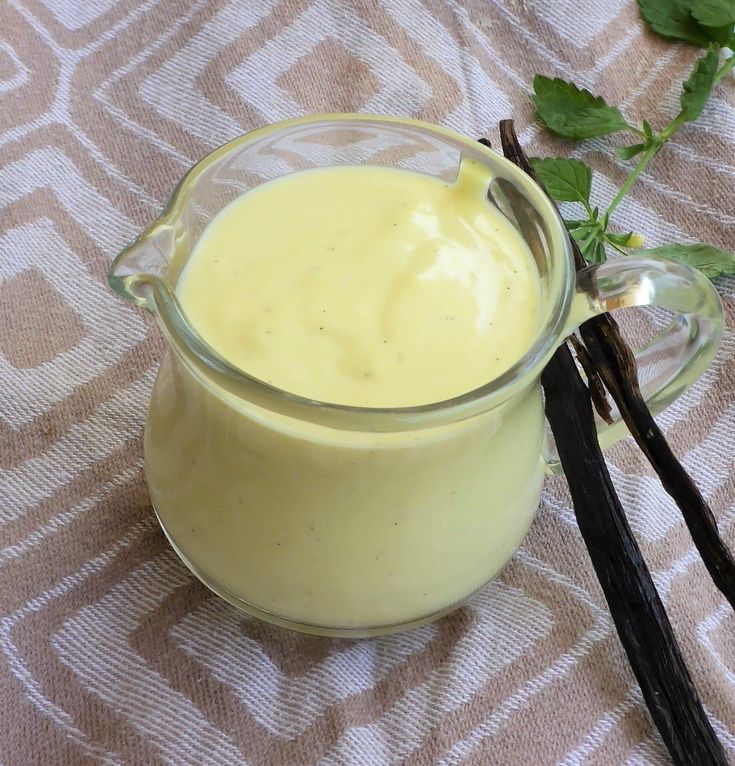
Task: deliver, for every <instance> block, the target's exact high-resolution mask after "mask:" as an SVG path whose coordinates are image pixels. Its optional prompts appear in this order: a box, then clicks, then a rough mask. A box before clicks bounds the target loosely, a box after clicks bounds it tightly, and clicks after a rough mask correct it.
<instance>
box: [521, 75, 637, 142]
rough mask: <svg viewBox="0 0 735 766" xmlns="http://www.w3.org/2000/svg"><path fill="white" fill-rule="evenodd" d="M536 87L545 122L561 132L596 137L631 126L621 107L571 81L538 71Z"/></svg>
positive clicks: (542, 118) (535, 79) (573, 136)
mask: <svg viewBox="0 0 735 766" xmlns="http://www.w3.org/2000/svg"><path fill="white" fill-rule="evenodd" d="M533 90H534V96H533V100H534V103H535V104H536V109H537V110H538V116H539V117H540V118H541V122H543V123H544V125H546V127H547V128H549V130H551V131H553V132H554V133H557V134H558V135H560V136H565V137H566V138H593V137H594V136H604V135H605V134H606V133H615V132H616V131H618V130H627V129H628V128H630V125H628V123H627V122H626V121H625V118H624V117H623V115H622V114H621V113H620V110H619V109H617V108H616V107H614V106H608V105H607V104H606V103H605V101H604V100H603V99H602V98H600V97H599V96H593V95H592V94H591V93H590V92H589V91H588V90H585V89H584V88H578V87H577V86H576V85H574V84H573V83H571V82H566V81H565V80H560V79H559V78H555V79H553V80H552V79H551V78H549V77H544V76H543V75H540V74H537V75H536V76H535V77H534V78H533Z"/></svg>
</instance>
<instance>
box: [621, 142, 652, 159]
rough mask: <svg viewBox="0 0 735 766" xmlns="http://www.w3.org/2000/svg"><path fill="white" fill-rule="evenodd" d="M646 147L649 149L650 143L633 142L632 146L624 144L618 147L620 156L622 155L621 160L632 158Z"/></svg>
mask: <svg viewBox="0 0 735 766" xmlns="http://www.w3.org/2000/svg"><path fill="white" fill-rule="evenodd" d="M646 149H648V144H633V145H632V146H623V147H621V148H620V149H618V157H620V159H621V160H630V159H633V157H636V156H637V155H639V154H640V153H641V152H643V151H645V150H646Z"/></svg>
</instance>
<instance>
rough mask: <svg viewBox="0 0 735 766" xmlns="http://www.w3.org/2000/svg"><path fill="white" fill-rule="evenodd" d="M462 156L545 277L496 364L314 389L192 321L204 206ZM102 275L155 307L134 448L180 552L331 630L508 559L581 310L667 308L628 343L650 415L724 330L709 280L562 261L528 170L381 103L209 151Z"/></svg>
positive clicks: (361, 623)
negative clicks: (239, 360) (455, 375)
mask: <svg viewBox="0 0 735 766" xmlns="http://www.w3.org/2000/svg"><path fill="white" fill-rule="evenodd" d="M462 158H469V159H473V160H477V161H479V162H481V163H483V164H484V165H485V166H486V168H487V169H488V172H489V173H490V174H491V177H492V179H493V180H492V182H491V183H490V185H489V189H488V201H489V203H490V204H493V205H496V206H497V208H498V209H499V210H500V211H501V212H502V213H503V214H504V215H505V216H506V217H507V218H508V219H509V220H510V221H511V222H512V223H513V224H514V225H515V226H516V227H517V229H518V230H519V231H520V232H521V234H522V235H523V237H524V238H525V240H526V242H527V243H528V245H529V247H530V249H531V252H532V253H533V256H534V261H535V265H536V268H537V269H538V273H539V277H540V282H541V290H542V321H541V322H540V325H539V331H538V334H537V336H536V338H535V340H534V341H533V343H532V345H531V346H530V348H528V350H527V352H526V353H525V355H524V356H523V357H522V358H521V359H520V360H519V361H518V362H517V363H516V364H515V365H514V366H513V367H512V368H510V369H509V370H507V371H506V372H505V373H504V374H502V375H501V376H500V377H498V378H496V379H494V380H489V381H487V382H486V383H485V384H484V385H483V386H482V387H480V388H478V389H477V390H474V391H468V392H466V393H464V394H463V395H461V396H457V397H456V398H453V399H450V400H447V401H442V402H437V403H435V404H429V405H422V406H416V407H401V408H392V409H378V408H366V407H352V406H346V405H338V404H332V403H328V402H319V401H313V400H310V399H305V398H303V397H301V396H299V395H298V394H295V393H293V392H289V391H283V390H280V389H278V388H275V387H274V386H272V385H269V384H268V383H266V382H264V381H262V380H258V379H256V378H254V377H252V376H250V375H248V373H247V371H246V370H242V369H238V368H236V367H234V366H233V365H232V364H231V363H230V362H228V360H227V359H224V358H222V357H221V356H220V355H218V354H217V352H216V351H215V350H213V349H212V348H211V347H210V346H209V345H208V344H207V343H206V342H204V340H203V339H202V338H201V337H200V336H199V335H198V334H197V331H196V328H195V327H193V326H192V325H191V324H190V323H189V322H188V321H187V317H186V315H185V313H184V312H183V310H182V308H181V305H180V304H179V302H178V300H177V296H176V285H177V281H178V279H179V276H180V274H181V272H182V269H183V267H184V265H185V264H186V262H187V259H188V258H189V256H190V254H191V252H192V249H193V247H194V245H195V244H196V242H197V239H198V237H199V236H200V235H201V233H202V231H203V229H204V227H205V226H206V225H207V224H208V223H209V221H210V220H211V219H212V218H213V217H214V216H215V215H216V214H217V213H218V212H219V211H220V210H222V208H224V207H225V206H226V205H228V204H229V203H230V202H231V201H232V200H233V199H235V198H236V197H238V196H239V195H241V194H243V193H245V192H247V191H248V190H249V189H252V188H254V187H255V186H257V185H259V184H262V183H265V182H266V181H270V180H272V179H274V178H276V177H280V176H283V175H286V174H289V173H293V172H297V171H299V170H303V169H306V168H313V167H327V166H333V165H363V164H370V165H387V166H392V167H400V168H406V169H410V170H413V171H416V172H420V173H427V174H430V175H434V176H440V177H441V178H443V179H445V180H446V181H451V180H453V179H454V178H455V177H456V175H457V172H458V168H459V164H460V159H462ZM109 281H110V284H111V286H112V287H113V288H114V289H115V290H116V291H117V292H118V293H119V294H120V295H121V296H122V297H123V298H125V299H126V300H128V301H130V302H132V303H133V304H135V305H137V306H140V307H143V308H145V309H147V310H149V311H151V312H153V313H154V314H155V315H156V317H157V318H158V322H159V324H160V327H161V330H162V331H163V334H164V336H165V337H166V339H167V341H168V343H169V350H168V353H167V354H166V356H165V357H164V359H163V362H162V365H161V368H160V371H159V373H158V377H157V379H156V383H155V386H154V389H153V394H152V398H151V403H150V408H149V411H148V419H147V424H146V431H145V444H144V448H145V465H146V476H147V481H148V485H149V488H150V493H151V498H152V501H153V505H154V507H155V510H156V513H157V515H158V518H159V521H160V523H161V526H162V527H163V529H164V531H165V533H166V535H167V536H168V538H169V540H170V542H171V544H172V545H173V547H174V549H175V550H176V551H177V553H178V554H179V556H180V557H181V558H182V560H183V561H184V562H185V563H186V565H187V566H188V567H189V568H190V569H191V571H192V572H193V573H194V574H195V575H196V576H197V577H199V578H200V579H201V580H202V582H204V583H205V584H206V585H207V586H208V587H209V588H211V589H212V590H213V591H214V592H216V593H218V594H219V595H220V596H222V597H223V598H225V599H227V600H228V601H229V602H231V603H232V604H234V605H235V606H236V607H238V608H240V609H242V610H243V611H245V612H247V613H249V614H251V615H255V616H256V617H259V618H261V619H263V620H267V621H269V622H272V623H275V624H277V625H282V626H285V627H289V628H293V629H297V630H301V631H305V632H310V633H317V634H324V635H341V636H352V637H357V636H367V635H377V634H380V633H388V632H392V631H397V630H403V629H407V628H410V627H414V626H418V625H420V624H423V623H425V622H428V621H431V620H434V619H436V618H438V617H440V616H442V615H444V614H446V613H448V612H450V611H451V610H453V609H455V608H456V607H457V606H459V605H460V604H461V603H463V602H464V601H465V600H466V599H467V598H468V597H469V596H471V595H472V594H473V593H474V592H475V591H477V590H478V589H479V588H481V587H482V586H483V585H485V584H486V583H487V582H488V581H489V580H491V579H493V578H494V577H495V576H496V575H497V574H498V572H499V571H500V570H501V569H502V568H503V566H504V565H505V564H506V563H507V562H508V560H509V559H510V558H511V557H512V555H513V553H514V552H515V551H516V549H517V548H518V547H519V545H520V544H521V541H522V540H523V537H524V536H525V534H526V532H527V531H528V528H529V526H530V525H531V522H532V521H533V518H534V515H535V513H536V509H537V506H538V501H539V496H540V493H541V485H542V482H543V477H544V473H545V470H551V471H556V470H558V463H557V461H556V460H555V459H554V456H553V454H551V453H550V451H549V449H547V448H546V447H545V443H546V436H545V433H546V432H545V422H544V414H543V402H542V393H541V389H540V385H539V375H540V372H541V370H542V369H543V367H544V365H545V364H546V362H547V361H548V359H549V358H550V356H551V355H552V354H553V352H554V350H555V349H556V348H557V346H558V345H559V344H560V343H561V342H562V341H563V339H564V338H565V337H566V336H567V335H568V334H570V333H571V332H572V331H573V330H574V328H575V327H576V326H577V325H578V324H579V323H580V322H582V321H584V320H585V319H587V318H589V317H591V316H593V315H595V314H598V313H601V312H604V311H609V310H612V309H617V308H621V307H627V306H639V305H654V306H659V307H662V308H665V309H668V310H670V311H672V312H674V314H675V318H674V320H673V322H672V323H671V324H670V325H669V327H668V328H667V329H666V330H665V331H664V332H663V333H662V334H661V335H660V336H659V337H658V338H657V339H655V340H654V342H653V343H651V344H649V345H648V346H647V347H645V348H644V349H642V350H641V351H640V352H639V353H638V362H639V365H640V369H641V378H642V384H643V391H644V394H645V396H646V398H647V400H648V402H649V405H650V406H651V408H652V409H653V410H654V411H658V410H660V409H662V408H663V407H664V406H665V405H666V404H668V403H669V402H670V401H672V400H673V399H674V398H675V397H676V396H678V395H679V393H680V392H681V391H682V390H684V389H685V388H686V387H687V386H689V385H691V383H692V382H693V381H694V380H695V379H696V378H697V377H698V376H699V375H700V374H701V372H702V371H703V370H704V369H705V367H706V366H707V365H708V364H709V362H710V361H711V359H712V357H713V356H714V353H715V350H716V347H717V344H718V342H719V340H720V337H721V334H722V325H723V317H722V307H721V304H720V300H719V297H718V295H717V293H716V292H715V290H714V288H713V286H712V285H711V284H710V282H709V281H708V280H707V279H706V278H705V277H703V276H702V275H701V274H700V273H699V272H697V271H694V270H693V269H691V268H688V267H686V266H682V265H677V264H675V263H671V262H666V261H662V260H654V259H638V258H626V259H617V260H613V261H609V262H606V263H603V264H600V265H597V266H591V267H589V268H588V269H586V270H584V271H583V272H580V273H578V274H577V273H575V270H574V265H573V261H572V257H571V253H570V248H569V242H568V239H567V235H566V232H565V229H564V225H563V223H562V222H561V220H560V219H559V217H558V215H557V213H556V211H555V209H554V207H553V206H552V205H551V204H550V203H549V201H548V200H547V199H546V197H545V195H544V194H543V192H542V191H541V189H540V188H539V187H538V186H537V185H536V184H535V183H534V182H533V181H532V180H531V179H530V178H529V177H528V176H527V175H525V174H524V173H523V172H522V171H520V170H519V169H518V168H517V167H516V166H514V165H513V164H512V163H510V162H508V161H507V160H505V159H504V158H502V157H501V156H499V155H498V154H496V153H495V152H493V151H491V150H489V149H487V148H486V147H484V146H481V145H480V144H478V143H477V142H475V141H473V140H470V139H468V138H464V137H462V136H461V135H458V134H456V133H454V132H452V131H449V130H446V129H444V128H441V127H437V126H434V125H429V124H425V123H421V122H418V121H414V120H408V119H399V118H391V117H374V116H363V115H323V116H312V117H306V118H303V119H296V120H290V121H288V122H283V123H280V124H277V125H271V126H269V127H265V128H262V129H260V130H256V131H254V132H252V133H249V134H247V135H245V136H242V137H240V138H237V139H235V140H234V141H231V142H230V143H228V144H226V145H225V146H223V147H221V148H219V149H217V150H216V151H214V152H213V153H212V154H210V155H209V156H207V157H206V158H205V159H203V160H202V161H201V162H199V163H198V164H196V165H195V166H194V167H193V168H192V169H191V170H190V171H189V172H188V173H187V174H186V175H185V176H184V178H183V179H182V180H181V182H180V183H179V185H178V186H177V187H176V189H175V191H174V193H173V195H172V197H171V199H170V200H169V202H168V204H167V205H166V207H165V209H164V211H163V212H162V213H161V215H160V217H159V218H158V219H157V220H156V221H155V222H154V223H153V224H152V225H151V226H150V227H149V228H148V229H147V230H146V231H144V232H143V233H142V234H141V235H140V236H139V237H138V238H137V239H136V240H135V241H134V242H132V243H131V244H130V245H129V246H128V247H127V248H126V249H125V250H123V251H122V252H121V253H120V254H119V256H118V257H117V258H116V260H115V261H114V263H113V264H112V267H111V268H110V272H109ZM448 374H451V371H449V372H448ZM614 415H615V418H616V422H615V423H614V424H613V426H607V425H604V424H601V425H600V430H601V438H602V440H603V443H610V442H612V441H613V440H614V439H615V438H617V437H618V436H620V435H621V434H622V433H624V429H622V428H621V426H620V423H619V416H618V415H617V413H614Z"/></svg>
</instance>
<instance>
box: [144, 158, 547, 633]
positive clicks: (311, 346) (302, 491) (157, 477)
mask: <svg viewBox="0 0 735 766" xmlns="http://www.w3.org/2000/svg"><path fill="white" fill-rule="evenodd" d="M487 173H488V171H487V169H486V168H484V167H483V166H481V165H479V164H475V163H473V162H471V161H465V162H463V163H462V164H461V166H460V172H459V175H458V177H457V180H456V181H455V182H452V183H450V182H446V181H442V180H441V179H439V178H436V177H433V176H429V175H424V174H419V173H415V172H410V171H406V170H400V169H393V168H382V167H371V166H343V167H334V168H328V169H316V170H307V171H303V172H299V173H295V174H292V175H288V176H285V177H283V178H280V179H278V180H275V181H271V182H269V183H266V184H263V185H262V186H259V187H257V188H255V189H254V190H252V191H250V192H248V193H246V194H244V195H242V196H241V197H239V198H237V199H236V200H234V201H233V202H232V203H231V204H229V205H228V206H227V207H226V208H224V209H223V210H222V211H221V212H220V213H219V214H218V215H217V216H216V217H215V218H214V219H213V220H212V221H211V222H210V224H209V225H208V226H207V228H206V229H205V231H204V232H203V234H202V235H201V236H200V238H199V240H198V241H197V243H196V246H195V248H194V250H193V252H192V254H191V256H190V258H189V261H188V262H187V264H186V266H185V268H184V270H183V272H182V274H181V277H180V279H179V282H178V285H177V294H178V298H179V300H180V302H181V304H182V307H183V309H184V311H185V313H186V315H187V317H188V319H189V320H190V322H191V323H192V325H193V326H194V327H195V328H196V330H197V331H198V332H199V333H200V335H201V336H202V337H203V338H204V340H205V341H206V342H207V343H208V344H210V345H211V346H212V347H213V348H214V349H215V350H216V351H217V352H218V353H219V354H220V355H221V356H223V357H224V358H226V359H227V360H229V361H230V362H231V363H232V364H234V365H235V366H237V367H239V368H241V369H242V370H243V371H245V372H247V373H248V374H249V375H251V376H253V377H255V378H258V379H261V380H263V381H266V382H268V383H270V384H272V385H273V386H275V387H277V388H280V389H283V390H285V391H288V392H290V393H293V394H298V395H300V396H302V397H307V398H310V399H314V400H319V401H324V402H331V403H337V404H344V405H352V406H360V407H374V408H380V407H410V406H415V405H422V404H429V403H433V402H438V401H443V400H446V399H449V398H452V397H455V396H459V395H461V394H464V393H466V392H468V391H471V390H473V389H475V388H478V387H480V386H482V385H484V384H486V383H487V382H489V381H490V380H492V379H494V378H496V377H497V376H498V375H500V374H502V373H503V372H504V371H505V370H507V369H509V368H510V367H511V366H512V365H513V364H514V363H515V362H516V361H518V360H519V359H520V358H521V356H522V355H523V354H524V353H525V352H526V351H527V350H528V348H529V347H530V346H531V344H532V342H533V339H534V337H535V335H536V334H537V332H538V325H539V321H540V319H539V313H540V302H541V298H540V286H539V276H538V271H537V269H536V266H535V264H534V261H533V258H532V255H531V253H530V251H529V249H528V247H527V246H526V244H525V242H524V240H523V239H522V237H521V236H520V234H519V233H518V232H517V230H516V229H515V228H514V227H513V225H512V224H511V223H510V222H509V221H507V220H506V219H505V218H504V217H503V215H502V214H501V213H500V212H499V211H498V210H497V209H496V208H495V207H494V206H493V205H492V204H491V203H490V202H489V201H488V199H487V196H486V194H487V188H488V184H489V182H490V178H488V175H487ZM542 436H543V412H542V405H541V397H540V396H539V392H538V386H537V384H534V385H532V386H530V387H529V388H528V389H527V390H526V391H525V392H520V393H519V394H517V395H516V396H514V397H513V398H512V399H510V400H508V401H507V402H505V403H504V404H502V405H501V406H499V407H497V408H495V409H493V410H491V411H489V412H486V413H484V414H482V415H478V416H475V417H473V418H471V419H467V420H464V421H460V422H456V423H453V424H451V425H447V426H441V427H432V428H422V429H418V430H407V431H400V432H394V433H373V432H370V431H369V430H366V431H360V432H357V431H345V430H340V429H336V428H327V427H325V426H321V425H316V424H313V423H310V422H305V421H301V420H296V419H294V418H289V417H286V416H283V415H279V414H276V413H273V412H271V411H269V410H266V409H263V408H260V407H258V406H256V405H254V404H252V403H249V402H246V401H242V400H240V399H238V398H236V397H235V396H233V395H231V394H229V393H227V392H225V391H223V390H221V389H219V388H217V387H216V386H215V385H214V384H212V383H211V382H209V381H205V380H203V379H202V378H201V377H199V375H198V374H197V373H196V372H195V371H193V370H192V369H190V368H189V367H188V366H187V364H186V362H185V361H184V360H183V359H182V358H181V357H179V356H178V354H177V353H176V352H174V353H172V354H170V355H169V356H167V358H166V360H165V361H164V364H163V366H162V369H161V372H160V374H159V377H158V380H157V383H156V386H155V388H154V392H153V399H152V404H151V409H150V413H149V420H148V427H147V430H146V444H145V448H146V468H147V473H148V481H149V486H150V488H151V493H152V496H153V500H154V503H155V506H156V510H157V512H158V514H159V516H160V517H161V521H162V523H163V525H164V527H165V529H166V530H167V532H168V534H169V535H170V537H171V539H172V541H173V543H174V545H175V546H176V547H177V548H178V550H179V551H180V552H181V554H182V555H183V557H184V559H185V560H186V561H187V562H188V563H189V565H190V566H191V567H192V568H193V569H194V570H195V571H196V572H197V574H199V576H200V577H202V579H203V580H204V581H205V582H207V583H208V584H209V585H210V586H212V587H214V588H215V589H216V590H218V591H219V592H220V593H222V594H223V595H225V596H226V597H227V598H229V599H230V600H232V601H233V602H234V603H236V604H238V605H239V606H241V607H243V608H245V609H251V610H253V611H255V612H256V613H258V614H260V615H261V616H263V613H265V616H266V617H268V616H269V615H270V616H271V617H272V618H273V619H276V620H277V621H278V620H280V621H286V622H290V623H292V624H298V625H301V626H307V627H312V628H313V627H318V626H321V627H327V628H334V629H343V630H350V629H356V630H357V631H360V630H371V629H375V628H380V627H381V626H392V625H396V624H405V623H410V622H411V621H415V620H420V619H423V618H426V617H429V616H431V615H435V614H437V613H439V612H441V611H443V610H447V609H449V608H451V607H452V606H454V605H456V604H457V603H458V602H460V601H462V600H463V599H464V598H466V597H467V596H468V595H469V594H471V593H472V592H474V591H475V590H477V589H478V588H479V587H481V586H482V585H483V584H484V583H485V582H487V581H488V580H489V579H491V578H492V577H493V576H495V575H496V574H497V572H498V571H499V570H500V569H501V568H502V567H503V566H504V565H505V563H507V561H508V559H509V558H510V557H511V555H512V554H513V552H514V551H515V550H516V549H517V547H518V545H519V544H520V542H521V540H522V538H523V536H524V535H525V533H526V531H527V530H528V527H529V526H530V523H531V521H532V519H533V515H534V513H535V510H536V506H537V502H538V496H539V494H540V487H541V477H542V471H541V464H540V461H539V454H540V450H541V447H540V445H541V441H542ZM172 442H173V443H175V444H176V445H177V446H178V448H177V449H176V450H172V449H170V445H171V443H172Z"/></svg>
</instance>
